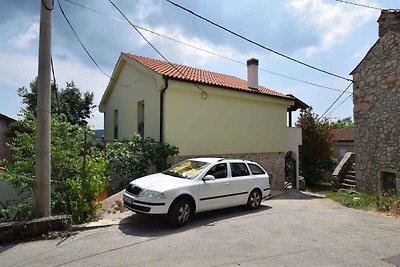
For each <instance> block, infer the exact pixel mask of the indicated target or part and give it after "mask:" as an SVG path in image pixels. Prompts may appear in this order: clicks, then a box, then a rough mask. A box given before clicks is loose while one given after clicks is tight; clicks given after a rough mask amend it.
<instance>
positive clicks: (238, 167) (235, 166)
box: [230, 163, 250, 177]
mask: <svg viewBox="0 0 400 267" xmlns="http://www.w3.org/2000/svg"><path fill="white" fill-rule="evenodd" d="M230 165H231V171H232V177H237V176H247V175H249V174H250V173H249V170H248V169H247V166H246V164H244V163H230Z"/></svg>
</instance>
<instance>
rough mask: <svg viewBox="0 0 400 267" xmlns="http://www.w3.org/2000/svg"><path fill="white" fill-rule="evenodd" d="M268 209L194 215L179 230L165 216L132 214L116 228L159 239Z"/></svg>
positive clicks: (236, 208) (240, 209) (263, 207)
mask: <svg viewBox="0 0 400 267" xmlns="http://www.w3.org/2000/svg"><path fill="white" fill-rule="evenodd" d="M269 209H271V207H269V206H265V205H261V206H260V208H258V209H257V210H254V211H249V210H247V209H245V208H244V207H240V206H239V207H233V208H227V209H222V210H215V211H208V212H203V213H199V214H195V215H194V216H193V217H192V218H191V220H190V221H189V222H188V223H187V224H186V225H185V226H183V227H180V228H174V227H171V226H170V225H168V223H167V220H166V217H165V216H161V215H156V216H154V215H151V216H150V215H142V214H133V215H132V216H130V217H127V218H125V219H123V220H121V222H120V224H119V227H118V228H119V230H120V231H121V232H123V233H124V234H126V235H133V236H141V237H161V236H164V235H170V234H175V233H179V232H184V231H187V230H190V229H193V228H196V227H203V226H206V227H213V226H214V225H215V223H217V222H219V221H223V220H226V219H232V218H236V217H240V216H245V215H249V214H256V213H259V212H263V211H265V210H269Z"/></svg>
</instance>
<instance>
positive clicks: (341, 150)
mask: <svg viewBox="0 0 400 267" xmlns="http://www.w3.org/2000/svg"><path fill="white" fill-rule="evenodd" d="M346 152H347V151H346V148H340V150H339V156H340V157H341V158H343V157H344V155H345V154H346Z"/></svg>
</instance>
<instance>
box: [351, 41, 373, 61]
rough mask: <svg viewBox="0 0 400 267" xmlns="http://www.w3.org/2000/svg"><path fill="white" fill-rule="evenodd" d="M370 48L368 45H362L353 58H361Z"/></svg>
mask: <svg viewBox="0 0 400 267" xmlns="http://www.w3.org/2000/svg"><path fill="white" fill-rule="evenodd" d="M370 48H371V45H369V44H367V45H364V46H363V47H362V48H361V49H360V50H359V51H358V52H357V53H355V54H354V57H355V58H357V59H360V58H363V57H364V56H365V55H366V54H367V52H368V51H369V49H370Z"/></svg>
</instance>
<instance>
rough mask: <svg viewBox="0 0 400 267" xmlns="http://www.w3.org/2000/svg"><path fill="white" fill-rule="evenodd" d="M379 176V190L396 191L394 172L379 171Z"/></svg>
mask: <svg viewBox="0 0 400 267" xmlns="http://www.w3.org/2000/svg"><path fill="white" fill-rule="evenodd" d="M379 176H380V177H379V178H380V179H379V182H380V191H381V192H396V173H394V172H387V171H381V172H380V173H379Z"/></svg>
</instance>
